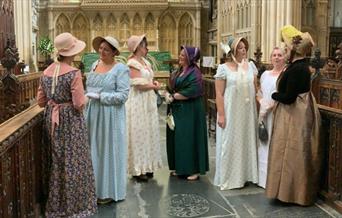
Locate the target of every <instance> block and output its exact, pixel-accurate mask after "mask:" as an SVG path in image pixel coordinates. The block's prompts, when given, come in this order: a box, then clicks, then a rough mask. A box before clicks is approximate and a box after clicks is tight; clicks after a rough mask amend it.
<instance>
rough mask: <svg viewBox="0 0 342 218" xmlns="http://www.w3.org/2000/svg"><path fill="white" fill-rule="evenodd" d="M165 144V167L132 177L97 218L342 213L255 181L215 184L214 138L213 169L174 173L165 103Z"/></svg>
mask: <svg viewBox="0 0 342 218" xmlns="http://www.w3.org/2000/svg"><path fill="white" fill-rule="evenodd" d="M160 115H161V116H160V131H161V137H162V138H161V139H162V140H161V146H162V155H163V161H164V164H165V166H164V168H162V169H160V170H158V171H157V172H155V175H154V178H153V179H151V180H149V181H148V182H147V183H138V182H136V181H135V180H133V179H129V180H128V184H127V197H126V200H124V201H121V202H116V203H115V202H113V203H111V204H108V205H101V206H99V209H98V213H97V214H96V215H95V216H93V217H94V218H97V217H98V218H100V217H108V218H109V217H113V218H114V217H115V218H139V217H141V218H164V217H165V218H168V217H207V218H219V217H243V218H245V217H246V218H247V217H272V218H273V217H279V218H280V217H281V218H285V217H291V218H292V217H315V218H319V217H322V218H323V217H341V218H342V214H339V213H338V212H336V211H335V210H333V209H332V208H330V207H329V206H327V205H326V204H324V203H323V202H322V201H318V202H317V203H316V204H315V205H313V206H310V207H300V206H295V205H288V204H284V203H280V202H278V201H272V200H269V199H267V198H266V197H265V195H264V190H263V189H262V188H259V187H258V186H256V185H254V184H249V185H247V186H246V187H244V188H242V189H236V190H230V191H220V190H219V189H218V188H217V187H215V186H213V185H212V180H213V177H214V174H215V143H214V140H213V139H210V143H209V154H210V171H209V172H208V174H207V175H206V176H201V177H200V179H199V180H198V181H191V182H189V181H187V180H185V179H181V178H178V177H170V176H169V171H168V167H167V160H166V149H165V122H164V119H165V105H163V106H162V107H161V108H160Z"/></svg>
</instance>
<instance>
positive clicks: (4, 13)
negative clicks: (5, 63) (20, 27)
mask: <svg viewBox="0 0 342 218" xmlns="http://www.w3.org/2000/svg"><path fill="white" fill-rule="evenodd" d="M7 39H10V41H11V42H12V43H13V42H14V40H15V35H14V17H13V0H0V59H1V58H2V57H3V55H4V48H5V46H6V42H7Z"/></svg>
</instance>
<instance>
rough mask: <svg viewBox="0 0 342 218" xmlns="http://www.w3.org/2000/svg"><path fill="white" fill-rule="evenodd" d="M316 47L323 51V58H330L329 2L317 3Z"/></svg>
mask: <svg viewBox="0 0 342 218" xmlns="http://www.w3.org/2000/svg"><path fill="white" fill-rule="evenodd" d="M315 17H317V19H316V25H317V29H316V31H317V32H316V35H317V41H316V42H315V43H316V47H319V49H320V50H321V52H322V53H321V55H322V56H323V57H326V56H328V55H329V54H328V52H329V43H328V42H329V27H328V20H329V17H328V0H318V1H317V2H316V14H315Z"/></svg>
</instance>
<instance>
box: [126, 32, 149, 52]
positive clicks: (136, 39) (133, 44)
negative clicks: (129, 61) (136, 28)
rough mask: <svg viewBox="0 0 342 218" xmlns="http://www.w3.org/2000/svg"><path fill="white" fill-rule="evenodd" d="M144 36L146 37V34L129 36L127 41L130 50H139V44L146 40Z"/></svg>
mask: <svg viewBox="0 0 342 218" xmlns="http://www.w3.org/2000/svg"><path fill="white" fill-rule="evenodd" d="M144 38H146V35H145V34H143V35H141V36H137V35H132V36H131V37H129V39H128V41H127V47H128V50H129V51H130V52H135V50H137V48H138V46H139V44H140V43H141V42H142V41H143V40H144Z"/></svg>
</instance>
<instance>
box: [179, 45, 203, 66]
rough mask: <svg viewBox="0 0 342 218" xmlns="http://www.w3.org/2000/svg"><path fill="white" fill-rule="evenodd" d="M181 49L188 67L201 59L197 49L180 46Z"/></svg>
mask: <svg viewBox="0 0 342 218" xmlns="http://www.w3.org/2000/svg"><path fill="white" fill-rule="evenodd" d="M181 49H183V50H184V53H185V56H186V58H187V60H188V64H189V65H191V64H195V63H196V62H197V61H198V60H199V59H200V57H201V52H200V49H199V48H198V47H191V46H186V45H182V46H181Z"/></svg>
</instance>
